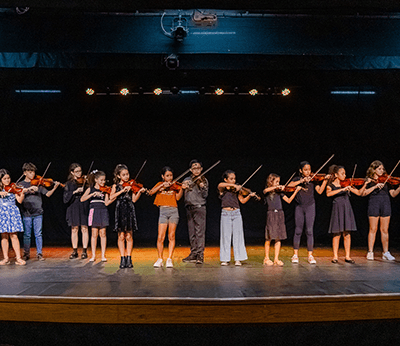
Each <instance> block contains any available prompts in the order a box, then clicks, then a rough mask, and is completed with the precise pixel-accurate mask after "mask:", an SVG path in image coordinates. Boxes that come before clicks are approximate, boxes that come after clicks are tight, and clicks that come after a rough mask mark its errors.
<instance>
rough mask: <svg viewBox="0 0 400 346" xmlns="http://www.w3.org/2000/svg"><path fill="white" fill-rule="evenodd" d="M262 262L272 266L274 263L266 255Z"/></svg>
mask: <svg viewBox="0 0 400 346" xmlns="http://www.w3.org/2000/svg"><path fill="white" fill-rule="evenodd" d="M264 264H266V265H267V266H272V265H274V262H272V261H271V260H270V259H269V258H268V257H265V258H264Z"/></svg>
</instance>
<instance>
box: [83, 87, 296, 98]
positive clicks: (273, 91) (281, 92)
mask: <svg viewBox="0 0 400 346" xmlns="http://www.w3.org/2000/svg"><path fill="white" fill-rule="evenodd" d="M86 94H87V95H89V96H93V95H99V96H103V95H122V96H128V95H141V94H147V95H156V96H159V95H162V94H164V95H177V94H181V95H183V94H199V95H217V96H222V95H251V96H256V95H277V96H288V95H289V94H290V89H288V88H284V89H280V88H269V89H268V90H267V92H263V93H262V92H259V91H258V90H257V89H251V90H249V91H248V92H239V90H238V88H235V89H234V90H233V92H225V90H224V89H222V88H216V89H215V90H214V91H213V92H207V91H206V89H205V88H200V89H199V90H179V89H178V88H177V87H173V88H171V89H170V90H162V89H161V88H155V89H154V90H153V91H149V92H145V91H143V89H140V88H139V91H135V92H131V91H130V90H129V89H128V88H122V89H121V90H120V91H119V93H104V92H96V91H95V90H94V89H92V88H87V89H86Z"/></svg>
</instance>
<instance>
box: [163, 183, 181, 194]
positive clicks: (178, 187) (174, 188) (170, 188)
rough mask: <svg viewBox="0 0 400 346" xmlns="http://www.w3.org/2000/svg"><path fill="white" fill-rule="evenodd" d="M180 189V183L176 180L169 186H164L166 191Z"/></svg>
mask: <svg viewBox="0 0 400 346" xmlns="http://www.w3.org/2000/svg"><path fill="white" fill-rule="evenodd" d="M181 189H182V183H179V182H177V181H175V182H173V183H172V184H171V185H170V186H168V187H166V188H165V190H166V191H168V190H169V191H175V192H176V193H178V192H179V191H181Z"/></svg>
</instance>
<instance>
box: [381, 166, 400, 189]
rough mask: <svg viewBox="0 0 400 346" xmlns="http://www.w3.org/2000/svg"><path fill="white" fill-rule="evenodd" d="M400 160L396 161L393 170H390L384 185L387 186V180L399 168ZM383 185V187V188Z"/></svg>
mask: <svg viewBox="0 0 400 346" xmlns="http://www.w3.org/2000/svg"><path fill="white" fill-rule="evenodd" d="M399 163H400V160H399V161H398V162H397V163H396V166H394V168H393V169H392V171H391V172H390V174H389V175H388V176H387V178H386V180H385V182H384V183H383V186H385V184H386V183H387V181H388V180H389V179H390V178H391V176H392V174H393V173H394V171H395V169H396V168H397V166H398V165H399ZM383 186H382V188H383Z"/></svg>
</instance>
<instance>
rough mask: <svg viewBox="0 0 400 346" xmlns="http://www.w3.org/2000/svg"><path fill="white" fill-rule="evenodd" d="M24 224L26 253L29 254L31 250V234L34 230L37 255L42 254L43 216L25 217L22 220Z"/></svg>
mask: <svg viewBox="0 0 400 346" xmlns="http://www.w3.org/2000/svg"><path fill="white" fill-rule="evenodd" d="M22 222H23V224H24V252H25V254H29V253H30V250H31V234H32V229H33V232H34V234H35V243H36V253H37V254H38V255H39V254H42V248H43V239H42V224H43V215H38V216H26V217H25V216H24V217H23V218H22Z"/></svg>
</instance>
